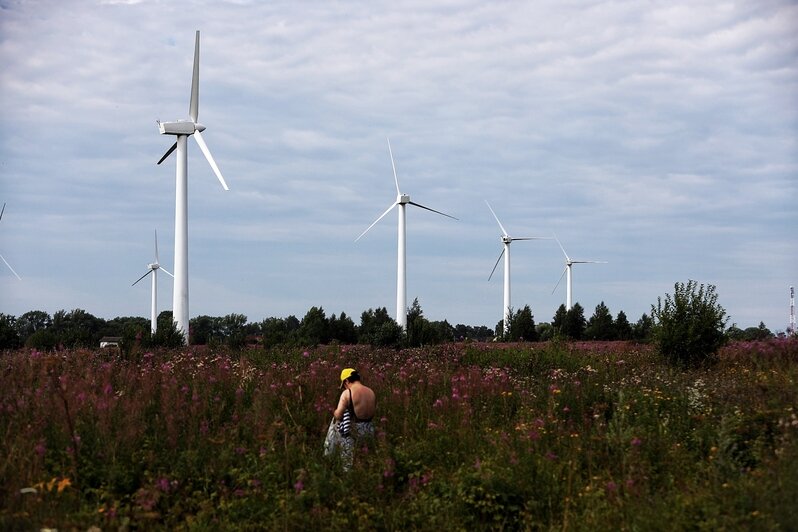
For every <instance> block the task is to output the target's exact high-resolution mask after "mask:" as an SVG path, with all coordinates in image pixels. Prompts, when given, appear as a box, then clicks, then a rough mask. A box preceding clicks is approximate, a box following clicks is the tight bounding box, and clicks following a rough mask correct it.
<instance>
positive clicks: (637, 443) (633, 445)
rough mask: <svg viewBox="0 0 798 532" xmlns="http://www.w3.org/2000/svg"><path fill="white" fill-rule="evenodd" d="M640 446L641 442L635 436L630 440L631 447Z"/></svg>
mask: <svg viewBox="0 0 798 532" xmlns="http://www.w3.org/2000/svg"><path fill="white" fill-rule="evenodd" d="M642 444H643V440H641V439H640V438H638V437H636V436H635V437H634V438H632V447H640V445H642Z"/></svg>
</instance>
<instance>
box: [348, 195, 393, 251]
mask: <svg viewBox="0 0 798 532" xmlns="http://www.w3.org/2000/svg"><path fill="white" fill-rule="evenodd" d="M394 207H396V202H393V203H391V206H390V207H388V208H387V209H385V212H384V213H382V214H381V215H380V217H379V218H377V219H376V220H374V223H372V224H371V225H370V226H368V229H366V230H365V231H363V232H362V233H360V236H359V237H357V238H356V239H355V242H357V241H358V240H360V239H361V238H362V237H363V235H365V234H366V233H368V232H369V229H371V228H372V227H374V226H375V225H377V222H379V221H380V220H382V219H383V218H385V215H386V214H388V213H389V212H391V209H393V208H394Z"/></svg>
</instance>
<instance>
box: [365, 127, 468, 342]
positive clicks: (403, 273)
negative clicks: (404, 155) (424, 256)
mask: <svg viewBox="0 0 798 532" xmlns="http://www.w3.org/2000/svg"><path fill="white" fill-rule="evenodd" d="M388 154H389V155H390V156H391V168H393V179H394V182H395V183H396V201H395V202H393V203H392V204H391V206H390V207H388V208H387V209H386V210H385V212H384V213H382V214H381V215H380V217H379V218H377V219H376V220H374V222H373V223H372V224H371V225H370V226H368V228H367V229H366V230H365V231H363V232H362V233H360V236H359V237H357V238H356V239H355V242H357V241H358V240H360V238H361V237H362V236H363V235H365V234H366V233H368V232H369V229H371V228H372V227H374V226H375V225H376V224H377V222H379V221H380V220H382V219H383V218H384V217H385V215H386V214H388V213H389V212H391V209H393V208H394V207H396V206H398V207H399V210H398V212H399V229H398V244H397V255H398V256H397V266H396V322H397V323H398V324H399V325H400V326H401V327H402V329H403V330H406V329H407V246H406V235H407V223H406V217H405V207H406V206H407V205H408V204H410V205H415V206H416V207H421V208H422V209H426V210H428V211H432V212H434V213H436V214H440V215H441V216H446V217H447V218H452V219H454V220H457V218H455V217H454V216H449V215H448V214H445V213H442V212H440V211H436V210H435V209H430V208H429V207H425V206H424V205H421V204H419V203H415V202H413V201H410V196H408V195H407V194H402V192H401V191H400V190H399V178H398V177H396V165H395V164H394V162H393V152H392V151H391V140H390V139H388Z"/></svg>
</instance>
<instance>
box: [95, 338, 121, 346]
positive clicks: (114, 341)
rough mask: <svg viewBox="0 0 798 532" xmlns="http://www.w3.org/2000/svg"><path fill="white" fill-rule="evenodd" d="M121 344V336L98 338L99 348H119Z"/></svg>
mask: <svg viewBox="0 0 798 532" xmlns="http://www.w3.org/2000/svg"><path fill="white" fill-rule="evenodd" d="M121 343H122V337H121V336H103V337H102V338H100V347H101V348H103V347H119V344H121Z"/></svg>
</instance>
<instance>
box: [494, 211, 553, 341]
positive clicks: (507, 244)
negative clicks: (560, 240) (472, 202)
mask: <svg viewBox="0 0 798 532" xmlns="http://www.w3.org/2000/svg"><path fill="white" fill-rule="evenodd" d="M485 205H487V206H488V209H490V212H491V214H493V217H494V218H496V223H498V224H499V228H500V229H501V230H502V236H501V241H502V243H503V244H504V248H503V249H502V252H501V253H499V258H498V259H496V264H494V265H493V269H492V270H491V271H490V275H489V276H488V281H490V280H491V278H492V277H493V272H495V271H496V267H497V266H498V265H499V261H500V260H502V255H503V256H504V311H503V319H504V330H505V331H506V330H507V326H508V324H509V323H510V244H511V243H512V242H513V241H514V240H548V239H549V237H545V236H523V237H519V236H516V237H511V236H510V235H508V234H507V231H506V230H505V229H504V226H503V225H502V223H501V222H500V221H499V217H498V216H496V213H495V212H493V208H492V207H491V206H490V203H488V200H485Z"/></svg>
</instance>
